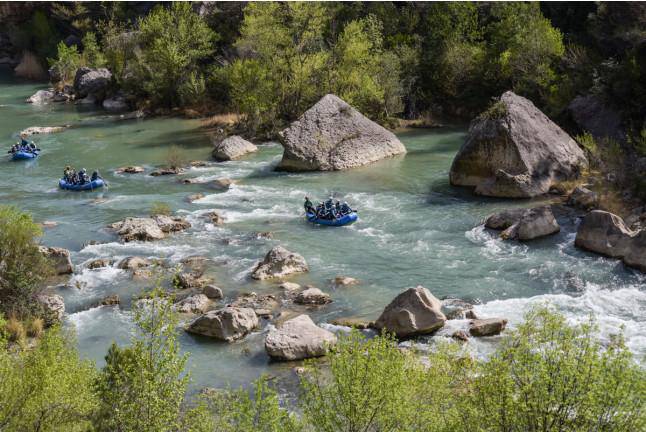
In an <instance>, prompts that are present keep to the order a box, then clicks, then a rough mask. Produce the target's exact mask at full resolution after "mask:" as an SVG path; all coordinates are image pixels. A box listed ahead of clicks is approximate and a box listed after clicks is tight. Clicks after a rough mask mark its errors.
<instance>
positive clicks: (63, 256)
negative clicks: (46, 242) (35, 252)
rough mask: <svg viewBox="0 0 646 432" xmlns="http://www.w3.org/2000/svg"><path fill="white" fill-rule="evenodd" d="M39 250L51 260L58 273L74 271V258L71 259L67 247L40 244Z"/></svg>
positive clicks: (55, 271)
mask: <svg viewBox="0 0 646 432" xmlns="http://www.w3.org/2000/svg"><path fill="white" fill-rule="evenodd" d="M39 250H40V253H41V254H43V256H44V257H45V258H47V259H48V260H49V261H50V262H51V264H52V266H53V268H54V273H56V274H57V275H64V274H70V273H72V272H73V271H74V267H73V266H72V260H71V259H70V251H68V250H67V249H63V248H59V247H46V246H40V247H39Z"/></svg>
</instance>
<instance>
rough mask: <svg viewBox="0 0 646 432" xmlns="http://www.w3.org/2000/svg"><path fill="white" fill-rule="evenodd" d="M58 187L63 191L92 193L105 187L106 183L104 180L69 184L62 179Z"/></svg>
mask: <svg viewBox="0 0 646 432" xmlns="http://www.w3.org/2000/svg"><path fill="white" fill-rule="evenodd" d="M58 186H60V188H61V189H65V190H71V191H91V190H96V189H101V188H102V187H103V186H105V181H103V179H102V178H99V179H96V180H92V181H89V182H87V183H82V184H81V183H76V184H75V183H69V182H67V181H66V180H65V179H60V180H59V181H58Z"/></svg>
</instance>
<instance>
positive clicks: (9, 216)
mask: <svg viewBox="0 0 646 432" xmlns="http://www.w3.org/2000/svg"><path fill="white" fill-rule="evenodd" d="M41 235H42V231H41V228H40V226H39V225H37V224H36V223H34V221H33V220H32V218H31V216H29V215H28V214H26V213H22V212H20V211H19V210H18V209H17V208H15V207H9V206H0V313H4V314H12V315H15V316H17V317H19V318H27V317H29V316H30V315H33V314H38V313H39V312H40V307H39V305H38V302H37V301H36V296H37V295H38V294H39V293H40V290H41V288H42V286H41V285H42V282H43V281H44V279H45V278H46V277H47V276H48V275H49V274H50V273H51V266H50V264H49V263H48V262H47V260H46V259H45V258H44V256H43V255H42V254H41V253H40V251H39V249H38V244H37V239H38V237H40V236H41Z"/></svg>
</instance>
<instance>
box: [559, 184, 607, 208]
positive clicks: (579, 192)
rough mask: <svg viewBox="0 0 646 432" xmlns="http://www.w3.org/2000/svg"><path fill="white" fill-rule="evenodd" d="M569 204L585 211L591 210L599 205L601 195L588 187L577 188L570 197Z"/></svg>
mask: <svg viewBox="0 0 646 432" xmlns="http://www.w3.org/2000/svg"><path fill="white" fill-rule="evenodd" d="M567 203H568V204H569V205H571V206H574V207H579V208H581V209H583V210H591V209H594V208H596V207H597V206H598V205H599V195H597V193H596V192H592V191H591V190H590V189H588V188H586V187H583V186H577V187H575V188H574V190H573V191H572V193H571V194H570V196H569V197H568V201H567Z"/></svg>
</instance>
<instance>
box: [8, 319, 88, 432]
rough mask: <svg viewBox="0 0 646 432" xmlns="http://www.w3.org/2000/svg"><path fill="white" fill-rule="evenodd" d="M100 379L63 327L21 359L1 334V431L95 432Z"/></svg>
mask: <svg viewBox="0 0 646 432" xmlns="http://www.w3.org/2000/svg"><path fill="white" fill-rule="evenodd" d="M0 325H1V322H0ZM95 375H96V371H95V369H94V365H93V364H92V363H90V362H88V361H84V360H80V359H79V355H78V352H77V350H76V342H75V340H74V339H73V337H72V336H71V335H70V334H69V333H66V332H64V331H63V330H61V329H60V328H58V327H53V328H50V329H49V330H48V331H47V332H46V333H45V334H44V335H43V337H42V338H41V339H40V341H39V342H38V344H37V345H36V347H35V348H33V349H26V350H21V351H18V352H15V353H14V352H10V351H8V350H7V347H6V341H5V340H4V339H3V338H2V335H1V334H0V382H1V383H2V385H1V386H0V430H2V431H6V432H13V431H16V432H17V431H20V432H29V431H33V432H36V431H39V432H47V431H86V430H89V429H90V426H91V418H92V414H93V412H94V410H95V409H96V406H97V399H96V397H95V396H94V394H93V392H92V380H93V379H94V377H95Z"/></svg>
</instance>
